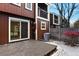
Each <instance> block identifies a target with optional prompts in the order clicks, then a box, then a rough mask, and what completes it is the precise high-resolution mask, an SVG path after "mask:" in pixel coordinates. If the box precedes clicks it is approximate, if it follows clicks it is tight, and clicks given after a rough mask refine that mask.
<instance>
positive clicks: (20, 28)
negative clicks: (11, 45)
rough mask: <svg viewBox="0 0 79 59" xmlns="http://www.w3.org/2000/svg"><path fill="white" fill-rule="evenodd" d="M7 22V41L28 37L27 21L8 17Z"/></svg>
mask: <svg viewBox="0 0 79 59" xmlns="http://www.w3.org/2000/svg"><path fill="white" fill-rule="evenodd" d="M9 23H10V24H9V42H13V41H19V40H25V39H29V33H30V32H29V31H30V30H29V28H30V26H29V24H30V23H29V21H27V20H23V19H18V18H10V19H9Z"/></svg>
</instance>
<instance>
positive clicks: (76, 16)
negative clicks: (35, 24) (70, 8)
mask: <svg viewBox="0 0 79 59" xmlns="http://www.w3.org/2000/svg"><path fill="white" fill-rule="evenodd" d="M49 12H50V13H56V14H59V12H58V10H57V9H56V8H55V6H54V5H52V4H50V6H49ZM73 15H74V16H72V17H71V19H70V24H71V25H72V26H73V24H74V22H75V21H77V20H78V19H79V7H78V8H76V9H75V10H74V13H73Z"/></svg>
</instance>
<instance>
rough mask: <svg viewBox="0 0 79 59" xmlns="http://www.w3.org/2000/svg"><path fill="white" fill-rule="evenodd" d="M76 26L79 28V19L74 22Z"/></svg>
mask: <svg viewBox="0 0 79 59" xmlns="http://www.w3.org/2000/svg"><path fill="white" fill-rule="evenodd" d="M74 28H79V20H77V21H76V22H75V23H74Z"/></svg>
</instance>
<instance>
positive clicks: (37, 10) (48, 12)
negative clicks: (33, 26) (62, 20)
mask: <svg viewBox="0 0 79 59" xmlns="http://www.w3.org/2000/svg"><path fill="white" fill-rule="evenodd" d="M36 5H37V6H36V13H37V14H36V18H39V19H42V20H45V21H50V20H49V11H47V12H48V16H47V17H48V19H46V18H43V17H40V16H38V3H37V4H36ZM47 10H49V6H48V5H47Z"/></svg>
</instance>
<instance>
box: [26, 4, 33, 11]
mask: <svg viewBox="0 0 79 59" xmlns="http://www.w3.org/2000/svg"><path fill="white" fill-rule="evenodd" d="M25 8H26V9H28V10H30V11H32V3H31V8H28V7H27V3H25Z"/></svg>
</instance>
